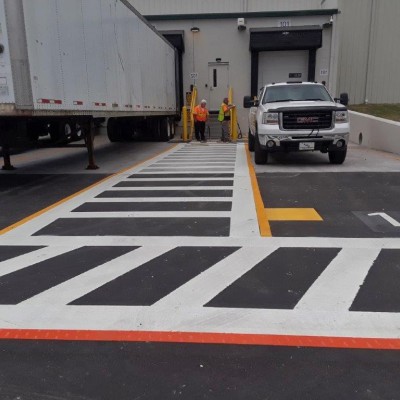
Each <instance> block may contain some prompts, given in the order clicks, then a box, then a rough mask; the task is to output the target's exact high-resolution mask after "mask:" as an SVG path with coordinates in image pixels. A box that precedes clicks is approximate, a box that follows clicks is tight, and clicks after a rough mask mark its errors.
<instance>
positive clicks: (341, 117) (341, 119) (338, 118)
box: [335, 111, 349, 124]
mask: <svg viewBox="0 0 400 400" xmlns="http://www.w3.org/2000/svg"><path fill="white" fill-rule="evenodd" d="M348 121H349V113H348V112H347V111H336V112H335V122H338V123H340V124H343V123H345V122H348Z"/></svg>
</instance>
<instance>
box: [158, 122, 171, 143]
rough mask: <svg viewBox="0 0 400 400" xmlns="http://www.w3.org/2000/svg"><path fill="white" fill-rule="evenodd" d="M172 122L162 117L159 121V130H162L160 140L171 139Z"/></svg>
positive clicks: (166, 140)
mask: <svg viewBox="0 0 400 400" xmlns="http://www.w3.org/2000/svg"><path fill="white" fill-rule="evenodd" d="M170 129H171V128H170V124H169V120H168V118H160V122H159V132H160V141H161V142H168V140H169V139H170V135H171V131H170Z"/></svg>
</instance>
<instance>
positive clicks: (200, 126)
mask: <svg viewBox="0 0 400 400" xmlns="http://www.w3.org/2000/svg"><path fill="white" fill-rule="evenodd" d="M205 130H206V123H205V121H195V123H194V134H195V136H196V140H206V138H205V136H204V132H205Z"/></svg>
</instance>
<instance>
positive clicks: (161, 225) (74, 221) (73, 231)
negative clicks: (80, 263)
mask: <svg viewBox="0 0 400 400" xmlns="http://www.w3.org/2000/svg"><path fill="white" fill-rule="evenodd" d="M229 228H230V219H229V218H202V217H200V218H182V217H177V218H154V217H153V218H134V219H133V218H85V223H82V219H80V218H60V219H58V220H56V221H55V222H53V223H51V224H49V225H47V226H46V227H45V228H43V229H41V230H40V231H38V232H36V233H35V236H41V235H55V236H229Z"/></svg>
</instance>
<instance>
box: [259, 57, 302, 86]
mask: <svg viewBox="0 0 400 400" xmlns="http://www.w3.org/2000/svg"><path fill="white" fill-rule="evenodd" d="M308 53H309V52H308V50H289V51H263V52H260V54H259V65H258V87H259V88H260V87H262V86H263V85H266V84H268V83H272V82H289V81H307V80H308V59H309V54H308Z"/></svg>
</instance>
